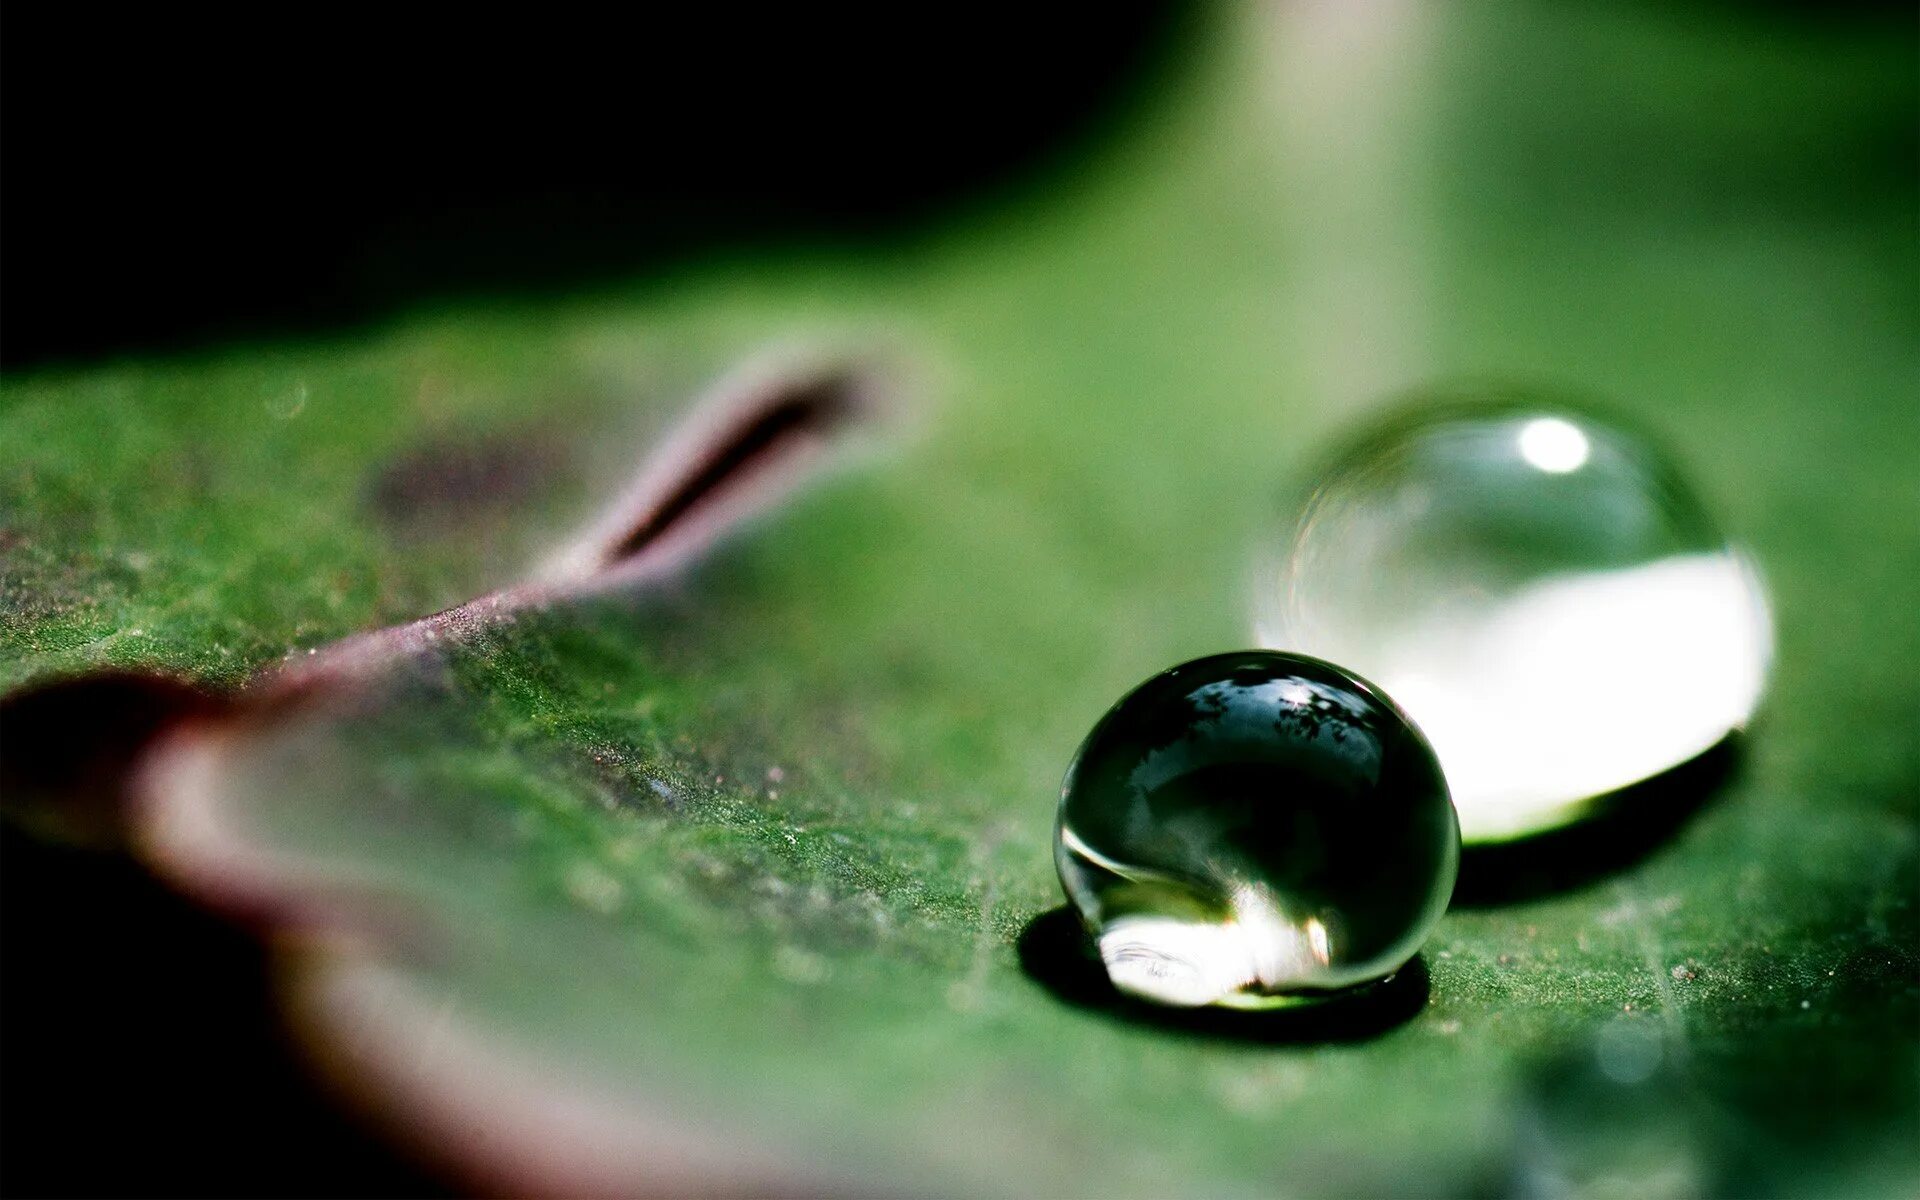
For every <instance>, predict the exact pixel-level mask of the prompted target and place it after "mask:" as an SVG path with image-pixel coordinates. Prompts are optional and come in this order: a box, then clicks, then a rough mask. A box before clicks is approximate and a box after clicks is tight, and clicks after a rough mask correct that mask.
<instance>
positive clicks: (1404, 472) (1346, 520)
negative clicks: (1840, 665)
mask: <svg viewBox="0 0 1920 1200" xmlns="http://www.w3.org/2000/svg"><path fill="white" fill-rule="evenodd" d="M1354 447H1355V448H1354V449H1351V450H1349V451H1348V452H1347V453H1346V454H1344V455H1342V456H1341V457H1340V458H1338V459H1337V460H1336V461H1335V462H1334V463H1333V465H1332V466H1331V467H1330V468H1329V469H1328V470H1327V471H1326V472H1325V473H1324V474H1323V475H1322V476H1321V478H1320V480H1319V483H1318V486H1317V487H1316V488H1314V490H1313V492H1312V494H1311V496H1310V498H1309V500H1308V501H1307V502H1306V504H1305V505H1304V507H1303V511H1302V512H1301V514H1300V516H1299V518H1298V521H1297V522H1296V524H1295V525H1294V527H1293V528H1292V529H1291V530H1290V531H1289V532H1288V535H1287V536H1285V537H1284V538H1277V539H1276V542H1277V543H1278V545H1277V546H1276V547H1275V548H1274V549H1272V550H1270V551H1269V553H1271V554H1273V555H1274V558H1275V559H1277V562H1278V565H1277V568H1276V569H1275V570H1274V571H1272V572H1271V573H1270V574H1268V575H1267V576H1266V578H1267V579H1269V580H1272V581H1273V583H1272V584H1270V585H1268V586H1267V587H1266V588H1265V589H1263V590H1262V591H1261V592H1260V594H1259V595H1257V596H1256V598H1255V610H1256V636H1257V638H1258V639H1259V641H1260V643H1261V644H1263V645H1267V646H1273V647H1276V648H1282V649H1288V650H1295V651H1300V652H1303V653H1307V654H1313V655H1316V656H1319V657H1321V658H1326V659H1331V660H1333V661H1335V662H1339V663H1341V664H1343V665H1345V666H1348V667H1351V668H1352V669H1354V670H1355V671H1358V672H1359V673H1360V674H1361V675H1363V676H1364V677H1366V678H1367V679H1370V680H1372V681H1373V682H1374V683H1377V684H1379V685H1380V686H1381V687H1382V688H1384V689H1385V690H1386V691H1387V693H1388V694H1389V695H1391V696H1392V697H1393V698H1394V699H1395V700H1397V701H1398V702H1399V703H1400V704H1401V705H1402V706H1403V707H1404V708H1405V709H1406V711H1407V712H1408V714H1409V715H1411V716H1412V717H1413V719H1414V721H1415V722H1416V723H1418V724H1419V726H1420V728H1421V730H1422V732H1423V733H1425V734H1426V736H1427V737H1428V739H1429V740H1430V741H1431V742H1432V744H1433V747H1434V751H1435V753H1436V754H1438V756H1439V758H1440V762H1441V765H1442V766H1443V767H1444V768H1445V770H1446V775H1447V783H1448V786H1449V788H1450V789H1451V791H1452V794H1453V800H1454V805H1455V807H1456V808H1457V810H1458V811H1459V814H1460V827H1461V833H1462V836H1463V837H1464V839H1465V840H1466V841H1468V842H1486V841H1498V840H1502V839H1507V838H1513V837H1519V836H1524V835H1526V834H1530V833H1535V832H1539V831H1541V830H1544V829H1550V828H1553V827H1555V826H1558V825H1561V824H1564V823H1566V822H1568V821H1572V820H1575V819H1578V818H1579V817H1580V816H1582V815H1583V814H1585V813H1587V812H1589V811H1592V809H1593V807H1594V806H1593V804H1592V803H1591V802H1592V801H1593V800H1594V799H1595V798H1597V797H1601V796H1604V795H1607V794H1609V793H1613V792H1617V791H1618V790H1620V789H1621V788H1624V787H1626V786H1628V785H1630V784H1633V783H1636V782H1639V781H1640V780H1643V779H1647V778H1650V777H1652V776H1655V775H1658V774H1660V773H1662V772H1664V771H1666V770H1669V769H1670V768H1672V767H1675V766H1678V765H1680V764H1681V763H1683V762H1686V761H1687V760H1689V759H1691V758H1694V757H1696V756H1697V755H1699V754H1701V753H1703V752H1705V751H1707V750H1709V749H1711V748H1713V747H1714V746H1715V745H1716V744H1718V743H1719V742H1721V741H1722V740H1724V739H1725V738H1726V737H1727V736H1728V735H1729V734H1730V733H1732V732H1733V731H1735V730H1738V729H1740V728H1742V727H1744V726H1745V724H1746V723H1747V721H1748V720H1749V718H1751V716H1752V715H1753V712H1754V710H1755V709H1756V708H1757V707H1758V705H1759V703H1760V700H1761V697H1762V695H1763V693H1764V692H1765V690H1766V683H1767V673H1768V669H1769V666H1770V663H1771V660H1772V653H1773V627H1772V620H1771V616H1770V614H1769V611H1768V605H1767V601H1766V597H1765V593H1764V590H1763V588H1762V587H1761V584H1760V579H1759V576H1758V573H1757V572H1756V571H1755V569H1754V567H1753V565H1752V563H1751V561H1750V560H1749V559H1748V558H1747V556H1746V555H1745V554H1744V553H1743V552H1741V551H1740V550H1739V549H1738V548H1737V547H1735V546H1733V545H1731V544H1730V543H1728V541H1727V540H1726V538H1725V536H1724V535H1723V534H1721V533H1720V532H1719V531H1718V530H1717V529H1716V528H1715V526H1714V524H1713V522H1712V521H1711V520H1710V519H1709V518H1708V516H1707V515H1706V513H1705V511H1704V509H1703V508H1702V507H1701V505H1700V502H1699V501H1698V500H1697V499H1696V498H1695V497H1694V495H1693V493H1692V492H1691V491H1690V490H1689V489H1688V488H1687V487H1686V485H1685V482H1684V480H1683V479H1682V477H1681V475H1680V473H1679V471H1678V470H1677V469H1676V468H1675V467H1674V465H1673V464H1672V463H1670V462H1669V461H1668V460H1667V459H1666V458H1665V457H1664V456H1663V455H1661V454H1660V452H1659V451H1657V450H1656V449H1655V448H1654V447H1652V446H1651V445H1649V444H1648V443H1647V442H1646V441H1644V440H1643V439H1641V438H1639V437H1637V436H1635V435H1632V434H1629V433H1627V432H1625V431H1623V430H1620V429H1617V428H1615V427H1613V426H1611V425H1609V424H1607V423H1606V422H1604V421H1601V420H1598V419H1595V418H1593V417H1590V416H1587V415H1584V414H1580V413H1577V412H1574V411H1571V410H1565V409H1557V408H1546V407H1543V406H1539V405H1515V404H1512V403H1481V404H1468V405H1461V404H1454V405H1449V406H1445V407H1435V408H1429V409H1426V410H1424V411H1415V412H1413V413H1411V414H1402V415H1401V416H1399V417H1397V418H1394V419H1392V420H1390V421H1389V422H1388V423H1387V424H1385V425H1384V426H1382V427H1380V428H1377V429H1376V430H1374V431H1373V432H1372V433H1370V434H1365V435H1363V436H1362V437H1361V438H1360V440H1358V441H1357V442H1356V443H1355V444H1354Z"/></svg>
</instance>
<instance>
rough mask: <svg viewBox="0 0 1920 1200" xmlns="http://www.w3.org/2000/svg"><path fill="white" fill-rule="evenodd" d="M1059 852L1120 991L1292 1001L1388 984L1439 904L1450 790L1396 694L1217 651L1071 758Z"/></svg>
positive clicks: (1128, 709) (1196, 1000) (1449, 837)
mask: <svg viewBox="0 0 1920 1200" xmlns="http://www.w3.org/2000/svg"><path fill="white" fill-rule="evenodd" d="M1054 859H1055V862H1056V864H1057V865H1058V867H1059V870H1060V880H1061V883H1062V884H1063V885H1064V886H1065V888H1066V892H1067V896H1068V898H1069V899H1071V900H1072V901H1073V903H1074V905H1075V907H1077V908H1078V909H1079V911H1080V915H1081V917H1082V918H1083V919H1084V921H1085V922H1086V924H1087V926H1088V928H1089V929H1090V930H1091V931H1092V933H1093V935H1094V937H1095V939H1096V941H1097V942H1098V945H1099V950H1100V956H1101V959H1102V961H1103V962H1104V963H1105V964H1106V968H1107V974H1108V975H1109V977H1110V978H1111V979H1112V980H1113V982H1114V985H1115V986H1116V987H1118V988H1120V989H1121V990H1122V991H1125V992H1129V993H1131V994H1133V995H1136V996H1141V997H1144V998H1146V999H1150V1000H1155V1001H1159V1002H1161V1003H1164V1004H1174V1005H1203V1004H1221V1005H1227V1006H1231V1007H1240V1008H1260V1007H1269V1006H1276V1005H1283V1004H1291V1003H1299V1002H1301V1001H1302V1000H1304V999H1310V998H1313V997H1316V996H1321V995H1324V994H1326V993H1328V992H1331V991H1336V990H1338V989H1342V988H1348V987H1352V986H1355V985H1359V984H1364V983H1368V982H1371V981H1374V980H1378V979H1381V978H1384V977H1386V976H1388V975H1391V974H1392V973H1393V972H1394V971H1396V970H1398V969H1399V968H1400V967H1401V966H1402V965H1403V964H1405V963H1406V961H1407V960H1408V959H1410V958H1412V957H1413V955H1414V953H1415V952H1416V951H1418V949H1419V947H1420V944H1421V942H1423V941H1424V940H1425V939H1426V936H1427V933H1428V932H1429V931H1430V930H1431V929H1432V928H1433V925H1434V922H1436V921H1438V920H1439V919H1440V914H1441V913H1442V912H1443V911H1444V910H1445V908H1446V905H1447V900H1448V898H1449V897H1450V896H1451V895H1452V893H1453V881H1454V873H1455V870H1456V868H1457V866H1458V859H1459V834H1458V830H1457V828H1456V826H1455V823H1454V815H1453V809H1452V807H1451V805H1449V803H1448V801H1447V788H1446V782H1445V780H1444V779H1442V777H1441V775H1440V768H1439V765H1438V763H1437V762H1436V761H1435V760H1434V757H1433V752H1432V750H1431V749H1429V747H1428V746H1427V743H1426V741H1425V739H1423V738H1422V737H1421V736H1420V734H1419V732H1418V731H1417V730H1415V729H1414V728H1413V726H1412V725H1411V724H1410V723H1409V722H1408V721H1407V719H1406V718H1405V717H1404V716H1403V715H1402V714H1401V713H1400V712H1399V710H1397V709H1396V708H1395V707H1394V706H1393V704H1392V702H1391V701H1389V700H1388V699H1386V698H1385V697H1384V696H1383V695H1381V693H1379V692H1378V691H1377V690H1375V689H1374V688H1373V687H1371V686H1370V685H1368V684H1366V683H1365V682H1363V681H1361V680H1359V679H1356V678H1355V677H1353V676H1351V675H1349V674H1347V673H1346V672H1345V671H1342V670H1341V669H1339V668H1338V667H1335V666H1333V665H1331V664H1329V663H1323V662H1318V661H1316V660H1313V659H1307V658H1301V657H1298V656H1294V655H1287V654H1276V653H1273V652H1271V651H1264V650H1249V651H1241V652H1239V653H1234V654H1222V655H1216V656H1214V657H1211V658H1203V659H1198V660H1196V661H1194V662H1190V663H1186V664H1184V665H1182V666H1179V667H1175V668H1173V669H1172V670H1170V671H1166V672H1163V673H1162V674H1160V675H1157V676H1155V677H1154V678H1152V679H1150V680H1148V681H1147V682H1146V683H1144V684H1142V685H1140V686H1139V687H1138V688H1136V689H1135V690H1134V691H1133V692H1132V693H1130V694H1129V695H1127V696H1126V697H1125V698H1124V699H1122V700H1121V701H1120V703H1119V704H1117V705H1115V706H1114V707H1113V709H1112V711H1110V712H1108V713H1107V715H1106V716H1105V717H1103V718H1102V719H1101V720H1100V723H1099V724H1098V725H1096V726H1095V727H1094V729H1093V732H1092V733H1091V734H1089V735H1088V737H1087V740H1086V742H1085V744H1083V745H1082V746H1081V747H1080V752H1079V754H1078V755H1077V756H1076V757H1075V759H1074V763H1073V766H1072V767H1071V768H1070V769H1069V771H1068V773H1067V780H1066V785H1065V787H1064V789H1063V791H1062V795H1061V800H1060V820H1059V825H1058V829H1057V835H1056V839H1055V846H1054Z"/></svg>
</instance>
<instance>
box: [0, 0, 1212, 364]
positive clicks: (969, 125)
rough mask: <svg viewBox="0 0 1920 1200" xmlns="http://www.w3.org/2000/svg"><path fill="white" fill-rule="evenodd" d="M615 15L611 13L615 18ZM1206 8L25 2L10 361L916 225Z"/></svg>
mask: <svg viewBox="0 0 1920 1200" xmlns="http://www.w3.org/2000/svg"><path fill="white" fill-rule="evenodd" d="M615 11H617V12H618V14H619V15H618V16H610V15H608V14H609V13H611V12H615ZM1193 23H1194V17H1193V16H1192V14H1191V13H1190V12H1189V11H1187V10H1186V9H1185V8H1184V7H1181V6H1176V5H1172V4H1167V3H1145V2H1140V0H1126V2H1123V3H1116V4H1104V5H1100V6H1098V7H1097V8H1087V9H1084V10H1081V11H1080V12H1079V14H1078V16H1077V18H1074V19H1062V18H1061V17H1059V16H1056V17H1054V18H1052V19H1050V20H1040V19H1037V18H1035V17H1034V16H1032V15H1030V14H1029V13H1028V12H1027V11H1026V10H1023V9H1021V8H1019V7H1016V6H1012V5H1006V6H993V5H987V6H982V5H966V6H959V7H954V8H949V9H942V10H941V11H940V12H939V13H938V14H937V15H935V16H925V15H916V16H913V17H908V18H903V17H900V16H898V15H896V16H892V17H888V16H875V15H872V14H866V13H862V12H832V11H825V10H818V9H816V8H815V7H814V6H797V7H780V8H775V7H773V6H768V7H767V8H764V9H762V8H758V7H756V6H747V7H735V6H731V5H707V6H699V5H695V6H641V7H638V8H634V9H630V10H589V9H585V8H582V9H578V10H573V9H568V8H565V7H555V6H540V7H538V8H535V9H527V10H515V9H505V10H500V11H498V12H497V13H495V14H493V15H489V16H482V15H480V13H479V12H478V10H473V9H451V8H448V9H444V10H430V9H424V8H410V7H407V6H379V7H375V6H366V7H353V6H346V7H341V6H328V7H325V8H312V9H301V10H295V13H294V15H293V19H283V20H276V21H275V22H274V23H272V24H268V23H265V22H263V21H260V20H258V19H257V18H254V17H250V16H246V15H243V14H240V13H234V12H228V11H222V12H218V13H216V12H214V11H212V10H192V9H187V8H181V7H178V6H138V7H135V6H127V7H124V8H121V9H117V10H115V11H113V12H112V13H111V14H108V13H106V12H102V11H100V10H97V9H93V8H90V7H87V6H81V5H54V4H45V3H41V4H14V5H10V6H8V8H7V11H6V13H5V36H4V46H5V72H4V74H5V102H4V121H5V127H4V136H3V137H0V153H3V154H4V160H3V162H0V172H4V180H5V290H4V297H3V298H0V302H3V303H4V321H5V336H4V339H0V343H3V346H4V361H5V364H6V365H9V366H18V365H21V364H28V363H41V362H47V361H54V360H62V359H72V358H78V357H89V356H97V355H101V354H107V353H115V352H121V351H146V350H164V349H170V348H175V347H179V346H184V345H192V344H195V343H199V342H204V341H206V340H208V339H220V338H229V337H234V336H247V335H257V334H269V335H270V334H278V333H286V332H291V331H305V330H312V329H326V328H330V327H338V326H342V325H347V324H352V323H355V322H362V321H366V320H368V319H372V318H377V317H379V316H381V315H382V314H385V313H388V312H391V311H393V310H394V309H396V308H397V307H400V306H404V305H407V304H410V303H414V302H418V301H421V300H429V299H434V298H439V297H450V296H460V295H473V294H485V293H499V292H511V293H513V294H516V295H520V294H526V293H527V292H529V291H538V290H542V289H549V290H564V289H567V288H571V287H579V286H583V285H589V284H591V283H592V282H594V281H597V280H608V279H616V278H627V277H631V276H632V275H634V274H635V273H636V272H637V271H643V270H646V269H648V268H657V267H659V266H661V265H663V264H664V263H667V262H670V261H672V260H674V259H676V258H679V257H683V256H686V255H688V254H693V253H703V252H712V251H714V250H715V249H722V248H740V249H748V248H751V247H753V246H755V245H759V244H765V243H768V242H778V241H792V240H794V239H806V240H810V241H819V242H827V243H835V242H856V241H862V242H864V241H871V240H873V239H876V238H889V237H900V236H911V235H912V233H913V231H914V230H915V229H917V228H919V227H920V226H922V225H924V224H925V223H926V222H927V221H929V220H930V219H934V218H937V217H940V216H942V215H946V214H951V213H953V212H955V211H957V210H961V209H964V208H965V207H966V206H967V205H969V204H979V203H991V202H992V199H993V198H994V197H996V196H1002V195H1005V194H1007V193H1009V192H1010V191H1017V190H1018V189H1020V188H1021V187H1022V186H1025V185H1027V184H1028V183H1029V182H1030V180H1031V179H1032V178H1033V177H1034V176H1035V174H1036V173H1037V172H1038V171H1039V170H1040V169H1041V168H1044V167H1055V168H1058V167H1059V166H1061V165H1062V160H1063V159H1071V158H1073V157H1075V156H1085V155H1088V154H1090V153H1092V152H1094V151H1095V150H1096V149H1097V145H1098V143H1099V142H1100V141H1101V139H1102V137H1103V136H1105V135H1106V134H1108V133H1109V132H1110V131H1112V130H1113V129H1115V128H1117V127H1119V126H1121V125H1123V124H1124V121H1125V116H1126V114H1127V112H1128V110H1129V109H1130V108H1132V107H1133V106H1134V105H1136V104H1138V103H1140V102H1141V98H1142V97H1143V96H1145V95H1146V94H1148V93H1149V92H1150V91H1151V90H1152V88H1153V86H1154V85H1155V84H1156V83H1157V82H1159V81H1160V80H1161V79H1162V78H1164V77H1165V76H1166V75H1167V74H1168V72H1169V71H1170V70H1171V69H1172V64H1173V62H1174V60H1175V59H1177V58H1178V57H1179V48H1180V46H1181V45H1182V44H1183V43H1184V42H1185V41H1187V40H1189V39H1188V38H1186V37H1185V30H1186V29H1187V28H1188V27H1190V26H1191V25H1192V24H1193Z"/></svg>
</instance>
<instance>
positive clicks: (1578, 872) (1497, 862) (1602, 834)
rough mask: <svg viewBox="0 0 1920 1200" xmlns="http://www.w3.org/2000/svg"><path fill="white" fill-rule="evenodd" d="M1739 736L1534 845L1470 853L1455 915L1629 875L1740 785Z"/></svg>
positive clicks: (1530, 840) (1526, 841)
mask: <svg viewBox="0 0 1920 1200" xmlns="http://www.w3.org/2000/svg"><path fill="white" fill-rule="evenodd" d="M1745 757H1746V749H1745V743H1744V742H1743V741H1742V739H1741V738H1740V737H1739V736H1737V735H1736V736H1732V737H1728V738H1725V739H1723V740H1722V741H1720V742H1719V743H1718V744H1717V745H1715V746H1714V747H1713V748H1711V749H1709V750H1707V751H1705V752H1703V753H1701V754H1700V755H1698V756H1696V757H1694V758H1692V759H1689V760H1688V761H1686V762H1684V763H1681V764H1680V765H1679V766H1677V767H1674V768H1673V769H1672V770H1669V771H1665V772H1663V773H1661V774H1659V775H1656V776H1654V777H1653V778H1651V779H1645V780H1642V781H1641V782H1639V783H1636V784H1633V785H1631V786H1629V787H1624V788H1621V789H1620V790H1619V791H1617V792H1614V793H1612V794H1610V795H1607V796H1604V797H1601V798H1600V799H1598V800H1596V801H1594V807H1593V810H1592V812H1591V813H1590V815H1587V816H1584V817H1581V818H1579V819H1578V820H1575V821H1573V822H1572V823H1570V824H1567V825H1563V826H1561V827H1560V828H1558V829H1552V830H1549V831H1547V832H1545V833H1538V834H1534V835H1533V836H1531V837H1525V838H1519V839H1517V840H1515V841H1511V842H1499V843H1494V844H1491V845H1480V846H1467V847H1465V848H1464V849H1463V850H1462V851H1461V855H1460V878H1459V882H1458V883H1457V884H1455V886H1454V891H1453V906H1454V907H1455V908H1494V907H1498V906H1500V905H1504V904H1518V903H1521V902H1523V901H1527V900H1535V899H1539V898H1541V897H1544V896H1553V895H1558V894H1560V893H1562V892H1571V891H1575V890H1577V889H1579V888H1582V887H1585V886H1586V885H1588V884H1590V883H1593V882H1594V881H1596V880H1599V879H1602V878H1605V877H1607V876H1609V875H1613V874H1615V873H1617V872H1620V871H1624V870H1626V869H1627V868H1629V867H1631V866H1633V865H1635V864H1636V863H1639V862H1640V861H1642V860H1643V859H1645V858H1647V857H1648V856H1649V855H1651V854H1652V853H1653V852H1654V851H1655V850H1657V849H1659V848H1660V846H1661V845H1663V844H1664V843H1666V842H1667V841H1668V840H1669V839H1671V838H1672V837H1673V836H1674V835H1675V834H1677V833H1678V832H1679V831H1680V830H1681V829H1682V828H1683V827H1684V826H1685V825H1686V824H1687V822H1688V821H1690V820H1692V819H1693V817H1694V815H1695V814H1697V813H1698V812H1699V811H1700V810H1701V809H1703V808H1705V807H1706V805H1707V803H1708V802H1709V801H1710V800H1712V799H1713V798H1714V797H1715V796H1717V795H1718V794H1720V792H1722V791H1724V790H1725V789H1726V788H1727V787H1728V785H1730V784H1731V783H1733V781H1734V780H1735V779H1737V778H1738V777H1739V774H1740V771H1741V768H1742V766H1743V765H1744V760H1745Z"/></svg>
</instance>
